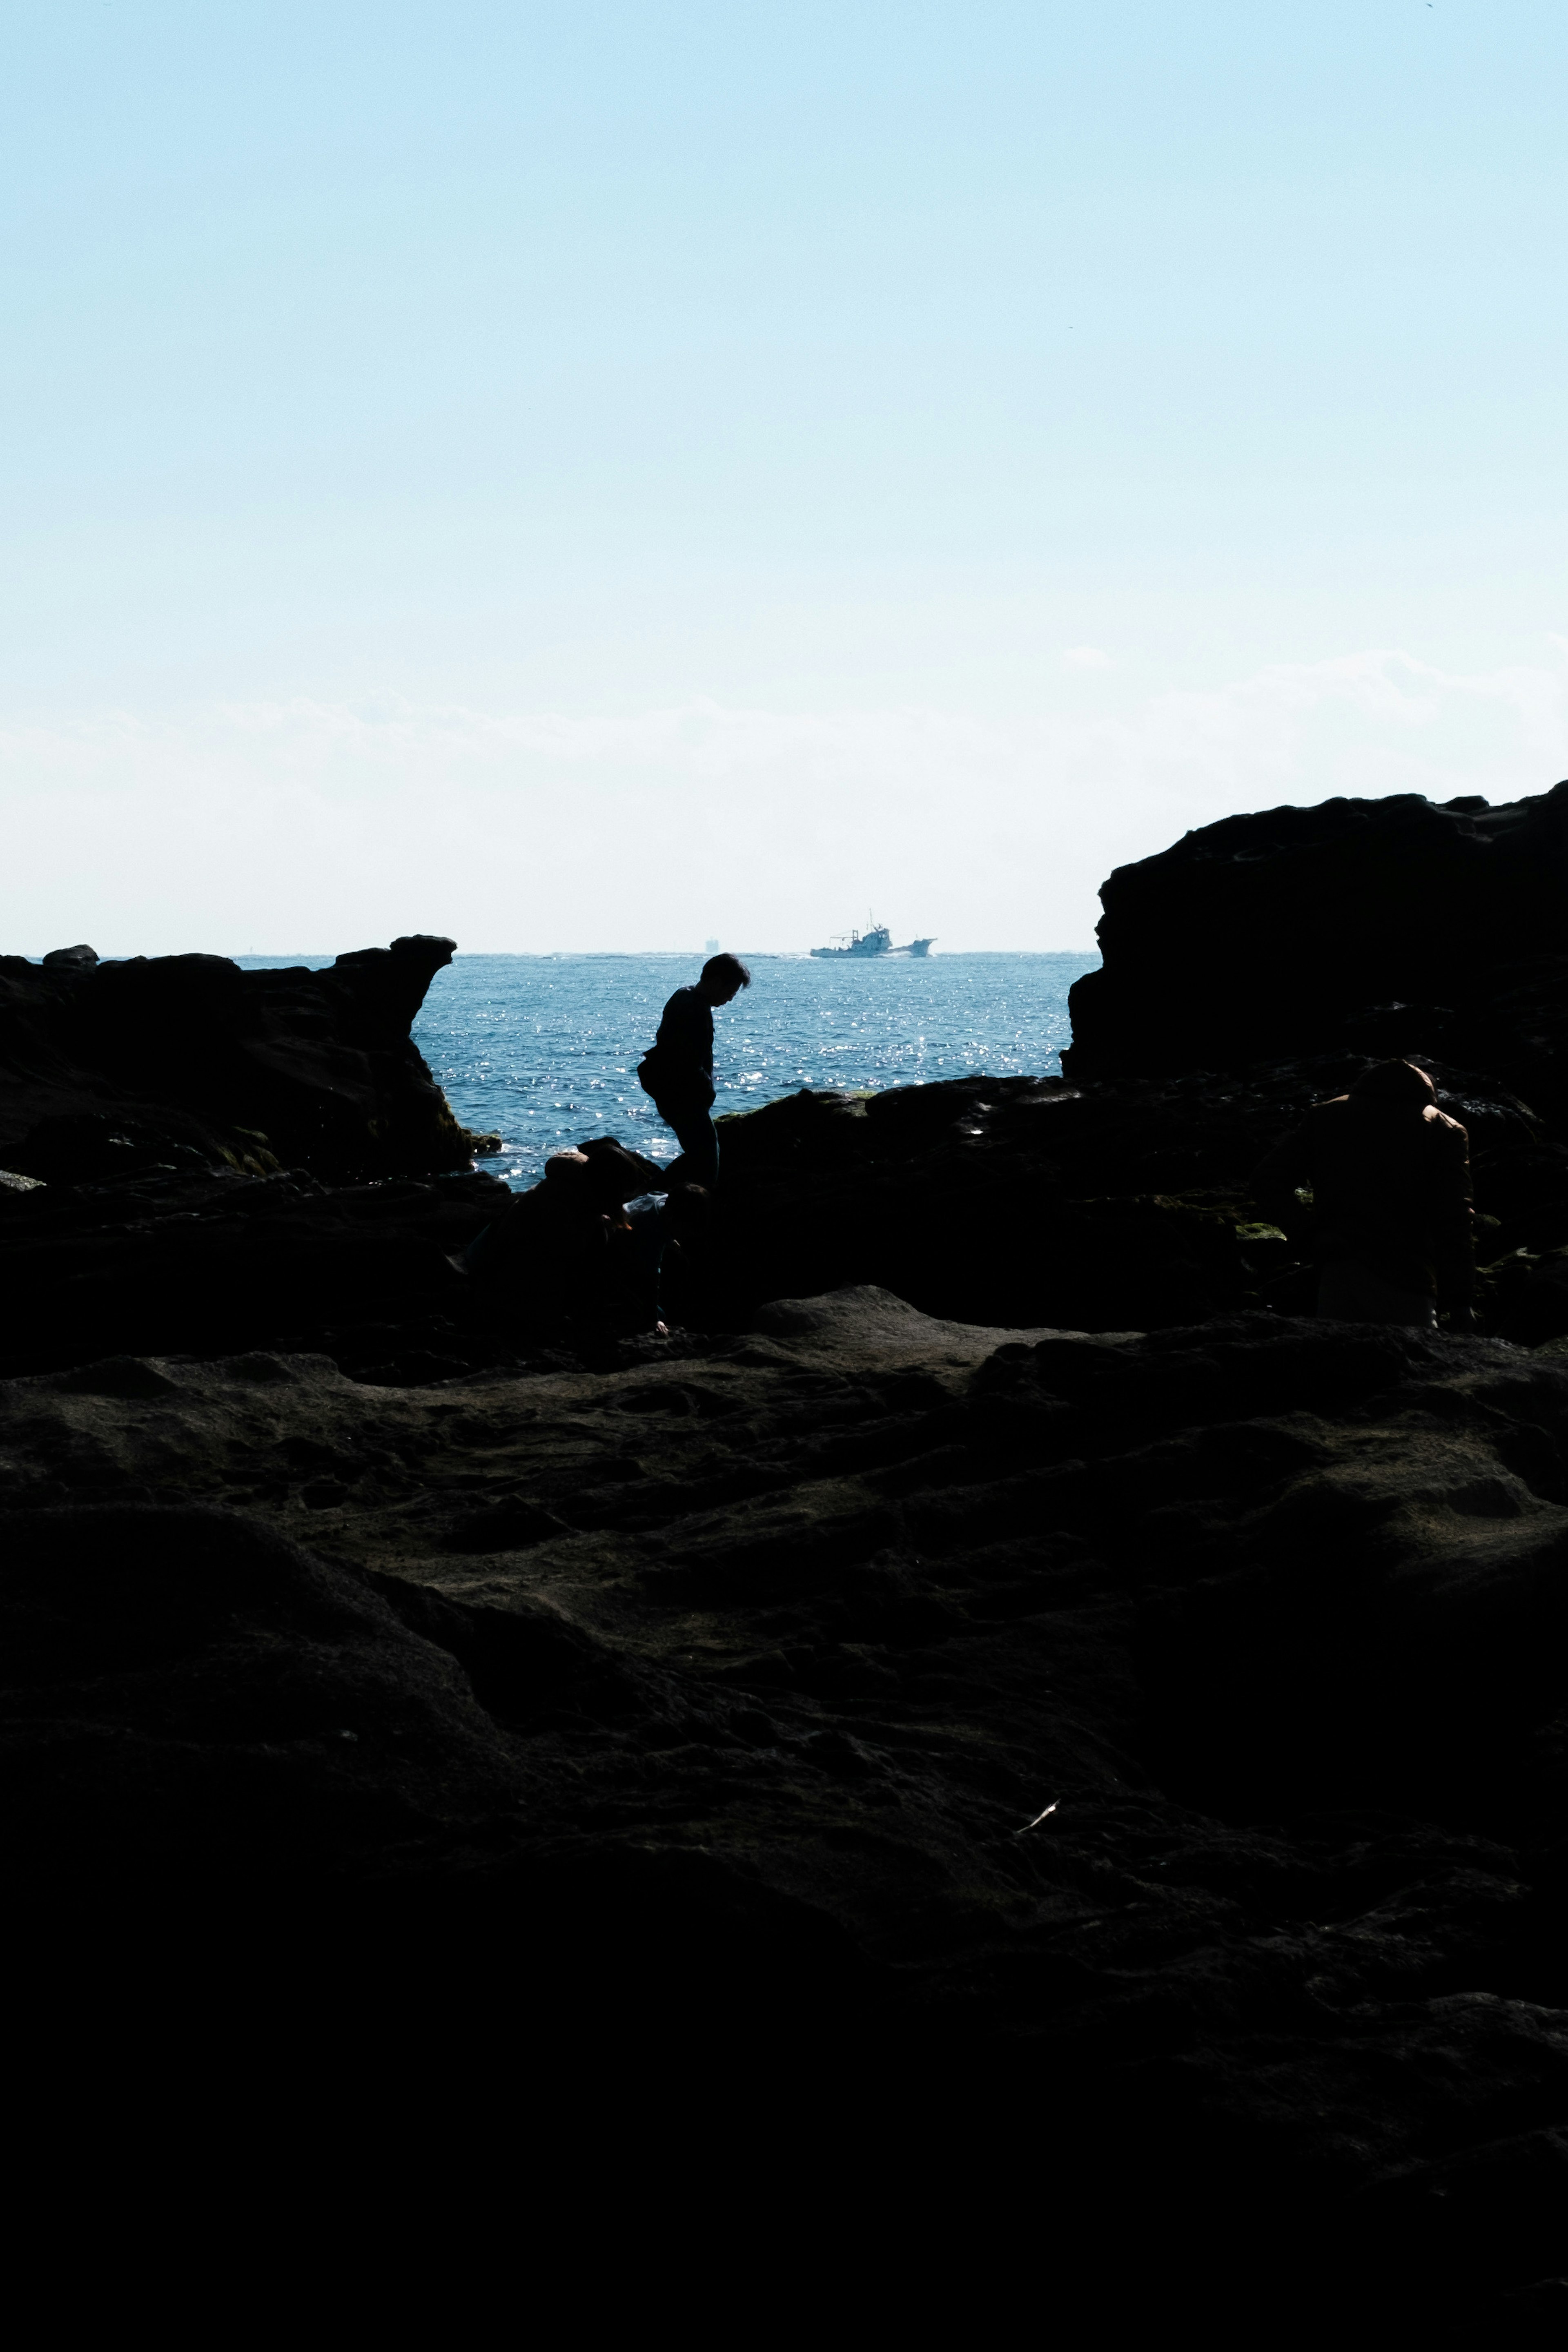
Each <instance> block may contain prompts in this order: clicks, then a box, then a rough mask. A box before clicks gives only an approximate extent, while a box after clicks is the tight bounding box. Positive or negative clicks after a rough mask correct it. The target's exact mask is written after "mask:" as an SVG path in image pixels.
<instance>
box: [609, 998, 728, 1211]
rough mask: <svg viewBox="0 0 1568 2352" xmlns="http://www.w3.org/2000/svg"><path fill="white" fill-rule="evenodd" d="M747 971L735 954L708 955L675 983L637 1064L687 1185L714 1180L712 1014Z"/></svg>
mask: <svg viewBox="0 0 1568 2352" xmlns="http://www.w3.org/2000/svg"><path fill="white" fill-rule="evenodd" d="M750 986H751V974H750V973H749V972H748V971H747V969H746V966H745V965H744V964H743V963H742V962H741V961H740V958H739V957H738V956H732V955H716V956H709V958H708V960H707V961H706V963H705V964H704V966H703V968H702V971H701V974H700V975H699V977H698V979H697V981H696V982H695V986H693V987H691V988H677V989H676V991H675V992H674V996H672V997H671V999H670V1001H669V1003H667V1004H666V1005H665V1007H664V1017H663V1019H662V1020H661V1021H660V1023H659V1030H658V1034H657V1036H656V1037H655V1038H654V1040H653V1045H652V1046H651V1047H650V1048H649V1050H648V1052H647V1053H646V1054H644V1055H643V1059H642V1061H641V1063H640V1064H639V1065H638V1068H637V1077H638V1081H639V1083H640V1084H641V1086H642V1088H643V1093H644V1094H647V1095H652V1096H653V1108H654V1109H655V1110H656V1111H657V1112H658V1114H659V1117H660V1118H662V1119H663V1120H664V1125H665V1126H666V1127H673V1128H674V1131H675V1140H676V1141H677V1142H678V1143H679V1145H680V1147H681V1151H682V1154H683V1156H684V1159H685V1166H684V1167H683V1168H682V1170H681V1174H682V1175H683V1176H684V1177H685V1180H686V1181H687V1182H688V1183H690V1184H701V1185H704V1186H706V1189H707V1190H708V1191H709V1192H711V1191H712V1190H713V1188H714V1186H715V1185H716V1183H717V1182H718V1137H717V1136H716V1134H715V1132H714V1124H713V1119H712V1117H711V1116H710V1114H711V1112H712V1110H713V1100H714V1083H713V1013H714V1007H715V1005H716V1004H727V1003H729V1001H730V999H731V997H733V996H738V995H739V993H740V992H741V990H742V989H743V988H749V987H750Z"/></svg>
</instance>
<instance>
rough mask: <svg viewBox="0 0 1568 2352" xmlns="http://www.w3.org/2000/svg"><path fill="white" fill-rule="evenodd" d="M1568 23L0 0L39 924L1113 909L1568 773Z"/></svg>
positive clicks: (1066, 10)
mask: <svg viewBox="0 0 1568 2352" xmlns="http://www.w3.org/2000/svg"><path fill="white" fill-rule="evenodd" d="M1565 68H1568V10H1564V8H1563V6H1562V5H1561V0H1558V5H1541V4H1540V0H1490V5H1479V0H1437V5H1430V6H1429V5H1426V0H1357V5H1338V0H1315V5H1311V6H1305V5H1300V6H1287V5H1275V0H1245V5H1230V0H1219V4H1218V5H1205V0H1183V5H1177V0H1166V4H1165V5H1147V0H1092V5H1076V0H1074V5H1053V0H1032V5H1007V0H963V4H962V5H947V0H942V5H923V0H898V5H881V0H850V5H845V0H834V5H816V0H805V5H800V0H794V5H785V0H776V4H775V5H747V0H727V5H686V0H639V5H594V0H571V5H528V0H511V5H505V6H498V5H474V4H473V0H442V5H439V6H437V5H397V0H377V5H374V6H370V5H360V0H312V5H309V6H303V5H292V0H266V5H252V0H223V5H220V0H203V5H141V0H47V5H28V0H23V5H16V0H11V5H7V6H6V7H5V9H4V10H3V11H0V114H3V118H4V119H3V124H0V185H3V187H4V201H5V243H4V265H3V266H4V301H5V337H4V359H3V361H0V483H3V493H0V495H3V507H4V533H3V546H4V558H3V572H0V582H3V585H0V596H3V605H4V625H3V627H0V759H3V761H4V774H3V791H4V795H5V816H6V829H7V832H8V834H9V835H10V837H11V841H12V844H13V851H12V854H11V855H9V856H7V858H6V859H5V861H4V872H3V874H0V918H3V921H0V932H3V934H4V936H3V937H0V945H4V946H5V947H7V948H10V949H12V950H24V951H29V952H37V951H39V950H43V949H45V948H47V947H50V946H54V945H57V944H61V943H62V942H64V941H66V940H74V939H78V938H87V939H89V940H92V942H93V943H94V944H95V945H97V946H98V947H99V949H100V950H103V951H104V952H120V953H127V952H135V951H137V950H148V951H158V950H170V949H175V948H183V947H204V948H214V949H219V950H233V951H237V950H270V949H277V950H288V949H292V948H313V949H337V948H344V947H350V946H358V945H361V944H366V943H369V942H370V941H371V940H380V939H385V938H388V937H390V936H392V934H393V933H394V932H396V931H398V930H402V929H409V928H421V929H448V930H450V931H452V932H454V933H455V935H456V936H457V937H458V938H459V940H461V942H462V943H463V944H464V945H465V946H470V947H474V948H486V949H505V948H519V949H548V948H570V947H585V948H587V947H597V948H607V947H626V948H647V947H674V946H684V945H686V944H689V943H691V942H694V941H700V940H702V939H703V938H704V937H706V936H707V935H708V934H710V933H713V934H716V935H718V936H720V937H721V938H723V939H724V940H726V942H727V944H735V945H739V946H746V945H750V946H757V947H789V946H804V945H807V944H809V943H810V942H811V941H812V940H816V939H819V938H822V937H825V936H826V934H827V933H828V932H829V931H830V930H836V929H841V927H842V926H843V925H844V924H845V923H846V922H848V921H850V920H852V919H858V917H859V916H860V914H861V913H862V911H863V910H864V908H865V907H866V905H867V903H868V901H874V903H875V905H876V909H877V912H878V914H879V915H883V916H885V918H886V919H888V920H889V921H891V922H892V923H893V924H894V927H895V929H897V930H898V931H899V932H900V934H901V935H904V933H906V932H908V931H910V930H932V931H936V932H937V933H938V934H939V936H940V937H941V939H942V940H943V942H944V944H946V945H949V946H952V947H960V946H969V947H979V946H1006V947H1071V946H1077V945H1081V944H1082V943H1083V942H1084V941H1085V940H1087V939H1088V938H1089V935H1090V933H1091V930H1092V924H1093V920H1094V916H1095V912H1096V908H1095V898H1094V893H1095V887H1096V885H1097V884H1098V882H1099V880H1100V879H1101V878H1102V877H1103V873H1104V872H1105V871H1106V870H1107V869H1108V868H1109V866H1111V865H1112V864H1113V863H1115V862H1118V861H1119V860H1121V859H1123V858H1125V857H1128V856H1139V855H1142V854H1145V853H1146V852H1147V851H1150V850H1153V849H1155V848H1158V847H1161V846H1163V845H1164V844H1165V843H1166V841H1168V840H1169V839H1171V838H1173V837H1174V836H1175V835H1177V834H1179V833H1180V832H1181V831H1183V830H1184V829H1185V827H1186V826H1187V825H1188V824H1197V823H1202V822H1205V821H1207V819H1209V818H1211V817H1214V816H1218V815H1220V814H1226V813H1228V812H1229V811H1231V810H1233V809H1238V808H1247V807H1258V806H1267V805H1270V804H1271V803H1275V802H1278V801H1280V800H1286V799H1289V800H1297V801H1312V800H1317V799H1321V798H1323V797H1325V796H1326V795H1327V794H1329V793H1333V792H1338V791H1352V792H1371V793H1378V792H1390V791H1400V790H1417V791H1430V792H1432V793H1436V794H1437V795H1439V796H1441V795H1443V794H1446V793H1458V792H1478V791H1479V792H1483V793H1487V794H1489V796H1490V797H1492V798H1494V799H1502V798H1507V797H1511V796H1512V795H1514V794H1516V793H1520V792H1523V791H1534V790H1539V789H1541V788H1542V787H1543V786H1545V785H1547V784H1549V783H1551V782H1554V781H1555V780H1556V778H1557V777H1558V776H1559V775H1560V774H1562V773H1563V772H1568V563H1565V548H1568V512H1565V509H1568V433H1565V431H1564V425H1563V404H1564V394H1563V385H1564V383H1568V349H1565V345H1568V322H1565V317H1564V296H1563V277H1564V264H1563V253H1564V226H1565V219H1564V212H1565V207H1564V165H1563V117H1564V107H1565V100H1568V71H1565Z"/></svg>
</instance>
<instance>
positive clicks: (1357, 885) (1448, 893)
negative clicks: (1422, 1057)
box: [1062, 783, 1568, 1112]
mask: <svg viewBox="0 0 1568 2352" xmlns="http://www.w3.org/2000/svg"><path fill="white" fill-rule="evenodd" d="M1565 893H1568V783H1561V784H1558V785H1557V786H1556V787H1555V789H1554V790H1553V791H1552V792H1550V793H1542V794H1539V795H1538V796H1536V797H1534V798H1532V799H1530V800H1522V801H1513V802H1511V803H1507V804H1506V805H1504V806H1501V807H1497V808H1492V807H1490V806H1489V805H1488V804H1487V803H1486V802H1485V801H1483V800H1479V799H1474V798H1469V799H1460V800H1454V801H1448V802H1447V803H1443V804H1442V805H1440V806H1437V805H1434V803H1432V802H1430V801H1427V800H1423V799H1422V798H1421V797H1420V795H1419V794H1417V793H1399V794H1396V795H1395V796H1394V797H1393V798H1391V799H1388V800H1382V801H1347V800H1333V801H1325V802H1324V803H1322V805H1321V806H1320V807H1317V808H1304V809H1303V808H1279V809H1271V810H1270V811H1269V812H1268V813H1267V814H1264V815H1260V816H1234V817H1227V818H1225V819H1224V820H1222V822H1221V823H1219V824H1209V825H1205V826H1203V827H1202V828H1201V830H1200V831H1198V832H1197V833H1189V834H1186V835H1184V836H1183V837H1182V839H1181V840H1180V841H1178V842H1177V843H1176V845H1175V846H1174V847H1173V848H1170V849H1167V850H1165V851H1164V852H1162V854H1161V855H1160V856H1156V857H1145V858H1144V859H1142V860H1141V861H1140V862H1139V863H1138V864H1137V865H1136V866H1119V867H1118V868H1117V870H1116V872H1115V873H1114V874H1113V875H1112V876H1111V878H1110V880H1109V881H1108V882H1107V883H1106V884H1105V886H1104V887H1103V891H1102V893H1101V896H1102V899H1103V905H1104V909H1105V911H1104V915H1103V919H1102V921H1101V924H1100V927H1099V940H1100V946H1101V950H1102V954H1103V966H1102V969H1101V970H1100V971H1097V972H1091V973H1089V974H1088V975H1087V976H1086V977H1085V978H1084V979H1082V980H1081V981H1079V982H1077V983H1076V985H1075V986H1074V988H1073V991H1072V1045H1071V1048H1070V1050H1069V1052H1068V1053H1067V1054H1066V1055H1064V1056H1063V1062H1062V1066H1063V1068H1064V1069H1065V1070H1066V1071H1067V1072H1068V1073H1069V1074H1070V1076H1071V1077H1072V1079H1073V1080H1074V1082H1079V1083H1081V1082H1082V1081H1085V1080H1089V1079H1106V1078H1122V1077H1129V1076H1135V1077H1161V1076H1176V1075H1179V1074H1182V1073H1185V1072H1191V1071H1195V1070H1235V1069H1237V1068H1238V1067H1239V1066H1242V1065H1245V1064H1248V1063H1253V1062H1261V1061H1279V1060H1282V1059H1286V1058H1292V1059H1293V1058H1300V1057H1301V1056H1304V1055H1313V1054H1322V1053H1323V1052H1325V1051H1332V1050H1335V1049H1341V1048H1348V1049H1349V1050H1351V1051H1353V1052H1354V1051H1360V1052H1363V1053H1368V1054H1385V1055H1386V1054H1398V1053H1405V1052H1409V1051H1414V1050H1420V1051H1422V1052H1425V1053H1427V1054H1433V1055H1437V1056H1438V1057H1439V1058H1440V1059H1442V1060H1445V1061H1448V1062H1451V1063H1455V1064H1457V1065H1458V1066H1461V1067H1463V1068H1467V1069H1475V1070H1485V1071H1488V1072H1490V1073H1491V1074H1492V1075H1493V1076H1495V1077H1499V1078H1501V1079H1502V1080H1504V1081H1505V1082H1506V1083H1507V1084H1509V1085H1511V1086H1513V1087H1518V1088H1519V1089H1520V1090H1521V1092H1524V1093H1525V1094H1527V1095H1528V1096H1529V1097H1530V1099H1531V1101H1532V1102H1534V1103H1535V1105H1536V1108H1538V1109H1541V1110H1542V1111H1545V1110H1547V1109H1551V1110H1552V1111H1553V1112H1556V1111H1558V1110H1559V1109H1560V1108H1564V1107H1565V1106H1564V1104H1563V1097H1562V1094H1561V1088H1562V1086H1563V1070H1562V1069H1561V1068H1559V1067H1558V1066H1557V1048H1558V1046H1559V1045H1560V1043H1561V1042H1562V1041H1563V1036H1564V1024H1565V1022H1568V1013H1565V1012H1564V1003H1565V999H1564V991H1563V982H1564V979H1565V976H1568V938H1565V936H1564V930H1563V905H1564V895H1565ZM1542 1095H1545V1096H1547V1097H1549V1099H1538V1097H1541V1096H1542Z"/></svg>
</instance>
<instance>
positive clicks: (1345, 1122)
mask: <svg viewBox="0 0 1568 2352" xmlns="http://www.w3.org/2000/svg"><path fill="white" fill-rule="evenodd" d="M1303 1186H1306V1187H1310V1189H1311V1192H1312V1250H1313V1255H1314V1256H1315V1257H1316V1259H1317V1265H1318V1297H1317V1309H1318V1313H1319V1314H1320V1315H1327V1316H1332V1317H1333V1318H1334V1319H1335V1320H1336V1321H1338V1322H1342V1323H1414V1324H1420V1325H1425V1326H1427V1327H1428V1328H1430V1327H1431V1326H1433V1325H1435V1324H1436V1322H1437V1304H1438V1299H1439V1297H1440V1298H1441V1299H1442V1302H1443V1304H1444V1306H1445V1307H1447V1308H1448V1319H1449V1323H1450V1325H1451V1326H1452V1328H1454V1329H1455V1330H1465V1331H1468V1330H1469V1329H1470V1328H1472V1316H1471V1307H1470V1297H1471V1290H1472V1286H1473V1282H1474V1253H1473V1244H1472V1237H1471V1211H1470V1198H1471V1186H1470V1160H1469V1136H1468V1135H1467V1134H1466V1132H1465V1130H1464V1129H1463V1128H1462V1127H1461V1126H1460V1125H1459V1123H1458V1119H1455V1118H1448V1116H1447V1115H1446V1113H1444V1112H1443V1111H1440V1110H1439V1109H1438V1108H1437V1090H1436V1088H1435V1087H1433V1084H1432V1081H1431V1079H1430V1078H1429V1077H1428V1076H1427V1073H1426V1071H1425V1070H1421V1069H1417V1068H1416V1065H1415V1064H1414V1063H1413V1062H1379V1063H1377V1064H1376V1065H1375V1066H1374V1067H1373V1068H1372V1069H1370V1070H1364V1071H1363V1073H1362V1075H1361V1076H1360V1077H1359V1078H1357V1080H1356V1082H1355V1084H1354V1087H1352V1088H1351V1090H1350V1092H1349V1094H1347V1095H1336V1096H1335V1097H1334V1098H1333V1101H1332V1102H1321V1103H1316V1104H1314V1105H1313V1107H1312V1109H1311V1110H1310V1111H1309V1112H1308V1114H1307V1117H1306V1118H1305V1120H1304V1121H1303V1123H1302V1124H1301V1126H1300V1127H1299V1128H1297V1129H1296V1130H1295V1132H1294V1134H1292V1135H1289V1136H1287V1137H1286V1138H1285V1140H1284V1141H1283V1142H1282V1143H1280V1144H1277V1145H1276V1146H1275V1148H1274V1150H1272V1151H1271V1152H1270V1154H1269V1156H1268V1158H1267V1159H1266V1160H1264V1162H1263V1164H1262V1166H1261V1167H1260V1169H1259V1170H1258V1171H1257V1173H1256V1175H1255V1176H1254V1177H1253V1180H1252V1191H1253V1195H1254V1197H1255V1199H1256V1200H1257V1202H1258V1204H1259V1206H1260V1208H1261V1209H1262V1210H1263V1211H1264V1213H1266V1214H1267V1215H1269V1216H1270V1217H1272V1218H1273V1219H1274V1221H1275V1222H1276V1223H1279V1224H1281V1225H1282V1226H1283V1227H1284V1228H1285V1229H1286V1230H1287V1231H1289V1230H1290V1229H1291V1226H1292V1224H1294V1225H1297V1226H1298V1227H1299V1224H1300V1221H1301V1211H1300V1204H1299V1202H1298V1201H1297V1198H1296V1195H1297V1192H1298V1189H1299V1188H1301V1187H1303Z"/></svg>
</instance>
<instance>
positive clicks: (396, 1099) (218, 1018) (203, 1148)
mask: <svg viewBox="0 0 1568 2352" xmlns="http://www.w3.org/2000/svg"><path fill="white" fill-rule="evenodd" d="M452 952H453V942H452V940H444V939H433V938H432V939H427V938H424V937H411V938H407V939H399V940H393V941H392V946H391V947H390V948H364V949H361V950H358V951H356V952H355V953H353V954H350V955H342V956H340V957H339V958H338V960H337V961H336V963H334V964H332V965H331V966H330V967H329V969H327V970H326V971H307V970H306V969H305V968H304V967H302V966H301V967H298V968H296V969H293V970H288V971H241V970H240V969H239V967H238V965H237V964H235V963H231V962H230V961H228V959H227V958H226V957H225V956H210V955H185V956H154V957H151V958H149V957H145V956H136V957H132V958H131V959H130V960H129V961H125V962H120V963H101V962H99V961H98V959H97V958H96V956H95V955H94V953H93V950H91V949H90V948H85V947H84V948H71V949H67V950H57V952H56V953H55V954H53V955H51V956H48V957H47V958H46V959H45V961H44V962H43V964H42V965H38V964H32V963H28V962H27V961H26V960H25V959H24V958H22V957H20V956H0V1164H4V1165H5V1166H6V1167H8V1168H12V1169H15V1170H16V1171H18V1172H19V1173H21V1174H23V1175H30V1176H38V1177H42V1178H44V1179H46V1180H47V1181H50V1182H56V1181H60V1182H65V1183H72V1182H75V1181H80V1180H83V1179H86V1180H89V1181H90V1180H92V1179H94V1178H103V1177H110V1176H116V1175H121V1174H127V1173H132V1172H136V1171H146V1170H149V1169H152V1168H155V1167H157V1166H159V1165H160V1164H162V1165H163V1166H165V1167H171V1166H172V1167H175V1168H181V1167H187V1168H198V1167H201V1168H205V1167H214V1166H222V1165H228V1166H230V1167H235V1168H242V1167H243V1168H249V1169H250V1170H252V1171H254V1172H258V1173H259V1172H264V1171H268V1170H272V1169H276V1168H278V1167H280V1166H282V1167H291V1168H303V1169H306V1170H308V1171H310V1172H311V1173H312V1174H314V1175H316V1176H318V1177H321V1178H326V1179H335V1180H343V1179H353V1178H362V1177H367V1176H387V1175H429V1174H434V1173H435V1172H436V1171H439V1170H442V1169H449V1168H463V1167H465V1166H466V1165H467V1164H468V1162H469V1160H470V1157H471V1154H472V1152H473V1150H474V1144H475V1140H476V1139H474V1138H473V1137H472V1136H470V1135H468V1134H467V1133H466V1132H465V1130H464V1129H462V1128H460V1127H459V1125H458V1123H457V1121H456V1120H455V1118H453V1116H452V1112H451V1109H450V1107H449V1106H448V1104H447V1102H446V1099H445V1097H444V1095H443V1094H442V1092H441V1089H440V1088H439V1087H437V1086H436V1084H435V1082H434V1079H433V1078H432V1076H431V1075H430V1072H429V1070H428V1069H427V1068H426V1066H425V1064H424V1062H423V1058H422V1056H421V1055H420V1054H419V1051H418V1049H417V1048H416V1047H415V1045H413V1041H412V1039H411V1037H410V1034H409V1031H410V1028H411V1025H412V1024H413V1019H414V1016H415V1014H416V1013H418V1011H419V1008H420V1006H421V1004H422V1003H423V1001H424V994H425V991H426V989H427V988H428V987H429V985H430V982H431V979H432V977H433V975H434V973H435V972H437V971H439V970H440V969H441V967H442V966H443V965H444V964H445V963H449V962H450V961H451V960H452Z"/></svg>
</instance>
